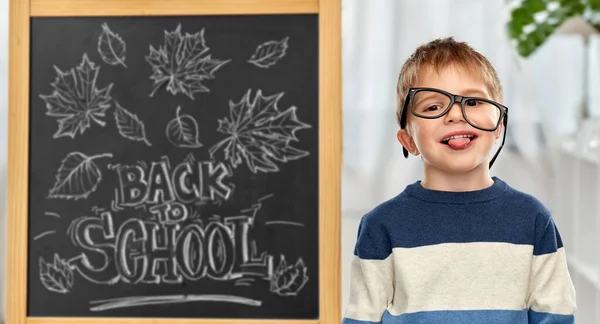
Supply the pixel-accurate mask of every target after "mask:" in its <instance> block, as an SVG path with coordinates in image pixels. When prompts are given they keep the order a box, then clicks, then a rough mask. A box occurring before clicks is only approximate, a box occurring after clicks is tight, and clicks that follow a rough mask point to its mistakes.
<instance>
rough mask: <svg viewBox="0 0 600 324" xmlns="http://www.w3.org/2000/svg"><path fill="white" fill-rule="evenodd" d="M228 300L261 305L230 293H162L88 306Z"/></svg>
mask: <svg viewBox="0 0 600 324" xmlns="http://www.w3.org/2000/svg"><path fill="white" fill-rule="evenodd" d="M201 301H206V302H228V303H236V304H243V305H248V306H261V305H262V302H261V301H259V300H255V299H250V298H245V297H239V296H231V295H164V296H132V297H119V298H112V299H103V300H95V301H90V304H100V305H98V306H95V307H92V308H90V310H91V311H105V310H109V309H115V308H125V307H134V306H145V305H164V304H177V303H189V302H201Z"/></svg>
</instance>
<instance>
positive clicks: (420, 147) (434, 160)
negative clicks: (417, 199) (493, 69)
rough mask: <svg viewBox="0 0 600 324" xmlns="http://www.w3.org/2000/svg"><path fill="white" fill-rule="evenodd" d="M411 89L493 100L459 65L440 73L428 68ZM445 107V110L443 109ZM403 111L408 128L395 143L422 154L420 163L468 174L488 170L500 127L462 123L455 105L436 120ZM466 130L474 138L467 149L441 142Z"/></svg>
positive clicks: (483, 84)
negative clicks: (454, 147) (437, 90)
mask: <svg viewBox="0 0 600 324" xmlns="http://www.w3.org/2000/svg"><path fill="white" fill-rule="evenodd" d="M412 86H413V87H415V88H416V87H429V88H437V89H441V90H445V91H448V92H450V93H453V94H456V95H462V96H473V97H482V98H487V99H491V100H493V98H492V96H491V94H490V92H489V90H488V88H487V86H486V85H485V83H483V81H482V80H481V79H480V78H479V77H478V76H476V75H472V74H470V73H469V72H468V71H466V70H464V69H461V68H460V67H458V66H454V65H451V66H448V67H446V68H444V69H442V70H441V71H440V72H439V74H438V73H437V72H436V71H435V70H434V69H433V68H431V67H427V68H424V69H422V70H421V71H420V73H419V74H418V78H417V83H416V84H414V85H412ZM444 108H445V107H444ZM408 109H409V108H407V111H406V112H405V113H406V115H405V117H407V127H406V128H405V129H401V130H399V131H398V140H399V141H400V142H401V143H402V145H403V146H404V147H405V148H406V149H407V150H408V151H409V152H411V153H412V154H414V155H419V154H420V155H422V159H423V162H424V163H426V164H427V165H429V166H432V167H435V168H437V169H440V170H443V171H446V172H453V173H454V172H467V171H470V170H473V169H475V168H478V167H480V168H486V169H487V168H488V162H489V153H490V151H491V149H492V147H493V145H494V143H495V142H496V140H497V138H498V137H499V136H500V134H501V131H502V128H501V127H498V129H497V130H496V131H494V132H488V131H482V130H479V129H477V128H475V127H472V126H471V125H469V123H467V121H466V120H465V118H464V116H463V114H462V111H461V106H460V103H455V104H454V105H452V107H451V108H450V111H448V113H447V114H445V115H444V116H442V117H440V118H437V119H424V118H419V117H416V116H414V115H413V114H412V113H411V112H410V111H408ZM456 131H468V132H471V133H474V135H475V138H474V139H472V140H471V143H469V144H468V145H467V148H463V149H458V150H457V149H453V148H452V147H451V146H449V145H447V144H444V143H442V140H443V139H444V138H446V137H447V136H448V134H449V133H451V132H456Z"/></svg>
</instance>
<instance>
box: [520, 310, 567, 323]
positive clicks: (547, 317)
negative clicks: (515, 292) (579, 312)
mask: <svg viewBox="0 0 600 324" xmlns="http://www.w3.org/2000/svg"><path fill="white" fill-rule="evenodd" d="M529 322H530V323H539V324H574V323H575V316H574V315H562V314H550V313H542V312H536V311H534V310H532V309H530V310H529Z"/></svg>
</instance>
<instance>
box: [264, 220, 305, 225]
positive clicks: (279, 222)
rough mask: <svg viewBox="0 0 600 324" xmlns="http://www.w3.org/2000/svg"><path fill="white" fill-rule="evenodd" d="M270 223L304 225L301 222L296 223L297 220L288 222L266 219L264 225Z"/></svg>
mask: <svg viewBox="0 0 600 324" xmlns="http://www.w3.org/2000/svg"><path fill="white" fill-rule="evenodd" d="M271 224H283V225H294V226H304V224H302V223H297V222H289V221H268V222H265V225H271Z"/></svg>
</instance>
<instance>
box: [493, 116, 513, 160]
mask: <svg viewBox="0 0 600 324" xmlns="http://www.w3.org/2000/svg"><path fill="white" fill-rule="evenodd" d="M507 125H508V113H507V114H505V115H504V135H503V136H502V144H500V147H499V148H498V151H496V154H494V157H493V158H492V160H491V161H490V165H489V169H491V168H492V165H493V164H494V161H496V158H497V157H498V154H500V150H502V148H503V147H504V141H505V140H506V130H507V127H508V126H507Z"/></svg>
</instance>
